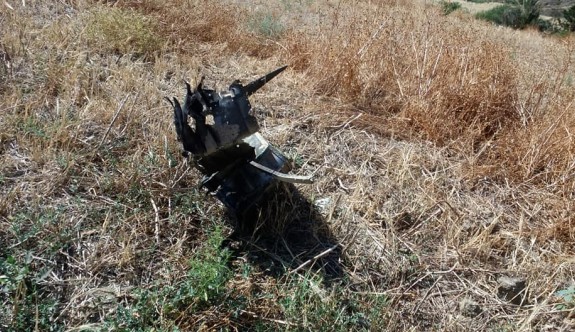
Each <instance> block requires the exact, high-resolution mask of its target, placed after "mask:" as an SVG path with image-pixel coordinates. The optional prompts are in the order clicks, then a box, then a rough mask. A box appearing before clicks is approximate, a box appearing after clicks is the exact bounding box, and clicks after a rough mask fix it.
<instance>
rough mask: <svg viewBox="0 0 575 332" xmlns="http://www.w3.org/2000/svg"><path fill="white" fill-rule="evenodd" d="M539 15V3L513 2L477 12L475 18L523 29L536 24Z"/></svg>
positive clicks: (529, 0)
mask: <svg viewBox="0 0 575 332" xmlns="http://www.w3.org/2000/svg"><path fill="white" fill-rule="evenodd" d="M539 14H540V6H539V1H537V0H523V1H520V0H515V1H514V2H513V3H512V4H505V5H501V6H497V7H494V8H492V9H490V10H486V11H482V12H479V13H477V15H476V16H475V17H476V18H478V19H482V20H485V21H489V22H493V23H495V24H499V25H504V26H508V27H512V28H514V29H523V28H525V27H526V26H528V25H533V24H537V22H538V19H539Z"/></svg>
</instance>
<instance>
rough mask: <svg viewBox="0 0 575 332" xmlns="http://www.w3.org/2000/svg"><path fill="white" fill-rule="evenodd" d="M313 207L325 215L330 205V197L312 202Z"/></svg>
mask: <svg viewBox="0 0 575 332" xmlns="http://www.w3.org/2000/svg"><path fill="white" fill-rule="evenodd" d="M314 205H315V206H316V207H317V208H318V209H319V211H320V212H321V213H322V214H324V215H325V214H327V213H328V212H329V211H328V210H329V209H328V208H329V206H330V205H331V197H325V198H320V199H318V200H316V201H315V202H314Z"/></svg>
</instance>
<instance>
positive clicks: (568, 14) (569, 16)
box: [563, 5, 575, 31]
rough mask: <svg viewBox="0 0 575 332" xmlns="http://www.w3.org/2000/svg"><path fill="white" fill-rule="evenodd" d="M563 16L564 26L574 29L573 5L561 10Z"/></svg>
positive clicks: (574, 12) (574, 9) (574, 13)
mask: <svg viewBox="0 0 575 332" xmlns="http://www.w3.org/2000/svg"><path fill="white" fill-rule="evenodd" d="M563 18H564V19H565V20H566V21H567V22H566V28H567V29H568V30H569V31H575V5H573V6H571V7H569V8H568V9H565V10H563Z"/></svg>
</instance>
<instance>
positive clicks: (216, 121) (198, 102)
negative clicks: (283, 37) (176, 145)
mask: <svg viewBox="0 0 575 332" xmlns="http://www.w3.org/2000/svg"><path fill="white" fill-rule="evenodd" d="M286 67H287V66H284V67H281V68H278V69H276V70H274V71H272V72H271V73H269V74H267V75H265V76H262V77H261V78H259V79H257V80H255V81H253V82H250V83H249V84H247V85H242V84H241V83H240V82H239V81H235V82H233V83H232V84H231V85H230V87H229V89H228V91H223V92H219V93H218V92H216V91H214V90H210V89H207V88H204V86H203V79H204V78H203V77H202V80H201V81H200V83H199V84H198V85H197V87H196V88H195V89H194V90H193V91H192V89H191V87H190V84H189V83H187V82H186V89H187V91H186V96H185V99H184V105H183V107H182V105H181V104H180V102H179V101H178V99H176V98H173V101H172V100H169V99H168V98H166V99H168V101H169V102H170V104H171V105H172V107H173V108H174V124H175V127H176V133H177V135H178V140H179V141H180V142H181V143H182V145H183V148H184V151H183V155H184V156H185V157H189V156H190V155H191V157H192V160H193V162H194V165H195V167H196V168H197V169H198V170H199V171H200V172H201V173H202V174H204V178H203V179H202V181H201V186H202V187H205V188H207V190H208V191H209V192H211V193H214V194H215V196H216V197H217V198H218V199H219V200H220V201H221V202H222V203H224V205H226V206H227V207H228V209H229V210H230V211H231V212H232V213H233V214H235V215H236V216H242V215H243V214H244V213H245V212H246V211H247V210H249V209H250V208H251V207H252V206H254V204H256V203H257V202H258V201H260V200H261V199H262V198H263V197H264V196H265V193H266V192H267V191H268V190H269V189H270V188H272V187H273V186H274V185H275V184H277V182H278V181H283V182H290V183H311V182H312V179H311V176H296V175H289V174H287V172H289V171H290V170H291V165H290V162H289V160H288V158H287V157H286V156H285V155H284V154H283V153H281V152H280V151H279V150H278V149H277V148H275V147H274V146H272V145H271V144H269V143H268V141H266V140H265V139H264V138H263V137H262V135H261V134H260V133H259V132H258V130H259V125H258V122H257V120H256V118H255V117H254V116H253V114H252V112H251V109H252V107H251V104H250V102H249V100H248V97H249V96H250V95H252V94H253V93H255V92H256V91H257V90H258V89H260V88H261V87H262V86H264V84H266V83H267V82H269V81H270V80H271V79H273V78H274V77H275V76H277V75H278V74H279V73H281V72H282V71H283V70H285V69H286ZM188 117H191V118H192V119H193V127H192V126H190V124H189V123H188Z"/></svg>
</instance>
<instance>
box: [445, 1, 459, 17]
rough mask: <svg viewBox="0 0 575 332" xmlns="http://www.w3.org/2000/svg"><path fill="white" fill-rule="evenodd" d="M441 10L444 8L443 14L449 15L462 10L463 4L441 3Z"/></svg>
mask: <svg viewBox="0 0 575 332" xmlns="http://www.w3.org/2000/svg"><path fill="white" fill-rule="evenodd" d="M441 8H443V14H445V15H449V14H451V13H453V12H454V11H456V10H458V9H460V8H461V4H460V3H459V2H452V1H441Z"/></svg>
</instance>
